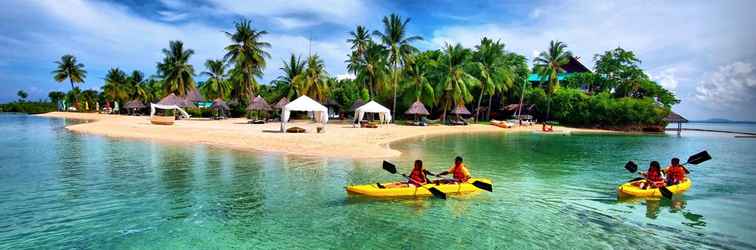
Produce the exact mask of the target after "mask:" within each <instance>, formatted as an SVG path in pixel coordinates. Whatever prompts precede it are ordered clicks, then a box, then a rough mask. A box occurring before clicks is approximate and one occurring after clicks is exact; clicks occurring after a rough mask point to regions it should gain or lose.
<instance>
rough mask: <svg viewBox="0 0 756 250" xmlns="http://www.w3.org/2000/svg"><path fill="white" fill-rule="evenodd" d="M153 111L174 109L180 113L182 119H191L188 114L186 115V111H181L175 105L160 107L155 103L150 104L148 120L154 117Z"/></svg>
mask: <svg viewBox="0 0 756 250" xmlns="http://www.w3.org/2000/svg"><path fill="white" fill-rule="evenodd" d="M155 109H175V110H178V111H179V112H181V116H182V117H184V118H186V119H189V117H191V116H190V115H189V114H188V113H186V111H184V110H183V109H181V108H180V107H179V106H176V105H160V104H156V103H150V118H152V117H153V116H155Z"/></svg>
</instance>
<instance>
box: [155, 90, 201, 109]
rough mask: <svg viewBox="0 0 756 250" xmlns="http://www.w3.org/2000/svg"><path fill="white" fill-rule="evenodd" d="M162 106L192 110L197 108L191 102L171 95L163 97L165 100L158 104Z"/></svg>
mask: <svg viewBox="0 0 756 250" xmlns="http://www.w3.org/2000/svg"><path fill="white" fill-rule="evenodd" d="M158 104H160V105H176V106H179V107H181V108H192V107H195V106H194V104H193V103H192V102H190V101H187V100H186V99H184V98H181V97H178V96H176V94H173V93H171V94H170V95H168V96H166V97H163V99H161V100H160V102H158Z"/></svg>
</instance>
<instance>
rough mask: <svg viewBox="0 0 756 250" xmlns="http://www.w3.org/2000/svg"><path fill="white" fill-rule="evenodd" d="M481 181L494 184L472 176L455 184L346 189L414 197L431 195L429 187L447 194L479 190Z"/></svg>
mask: <svg viewBox="0 0 756 250" xmlns="http://www.w3.org/2000/svg"><path fill="white" fill-rule="evenodd" d="M475 181H480V182H483V183H487V184H492V182H491V180H489V179H482V178H470V179H469V180H467V182H465V183H454V184H438V185H436V184H425V185H423V186H422V187H415V186H414V185H410V186H409V187H398V188H379V187H378V185H376V184H367V185H354V186H347V187H346V191H347V192H348V193H351V194H359V195H365V196H374V197H413V196H431V195H432V194H431V192H430V191H428V188H431V187H434V188H436V189H438V190H440V191H441V192H444V193H446V194H464V193H472V192H478V191H479V190H480V189H478V188H477V187H475V186H473V184H472V183H473V182H475ZM389 184H391V183H381V185H382V186H386V185H389Z"/></svg>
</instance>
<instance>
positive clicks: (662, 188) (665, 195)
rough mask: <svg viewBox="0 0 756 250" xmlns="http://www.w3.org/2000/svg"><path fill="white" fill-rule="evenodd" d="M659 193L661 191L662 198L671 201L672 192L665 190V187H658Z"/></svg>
mask: <svg viewBox="0 0 756 250" xmlns="http://www.w3.org/2000/svg"><path fill="white" fill-rule="evenodd" d="M659 191H661V194H662V196H664V198H667V199H672V195H674V194H673V193H672V191H669V189H667V187H660V188H659Z"/></svg>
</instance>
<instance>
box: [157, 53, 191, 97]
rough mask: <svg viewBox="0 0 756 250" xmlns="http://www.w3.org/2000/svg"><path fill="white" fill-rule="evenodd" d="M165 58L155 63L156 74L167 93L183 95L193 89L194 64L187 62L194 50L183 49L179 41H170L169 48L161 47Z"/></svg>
mask: <svg viewBox="0 0 756 250" xmlns="http://www.w3.org/2000/svg"><path fill="white" fill-rule="evenodd" d="M163 54H165V58H164V59H163V62H162V63H158V64H157V70H158V75H159V76H161V77H162V78H163V81H164V82H163V88H164V89H165V92H166V94H167V93H174V94H176V95H179V96H184V95H186V94H187V93H189V91H191V90H194V88H195V86H194V78H193V77H194V66H192V65H191V64H189V58H190V57H191V56H192V55H193V54H194V50H191V49H187V50H184V43H183V42H181V41H170V43H169V49H163Z"/></svg>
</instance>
